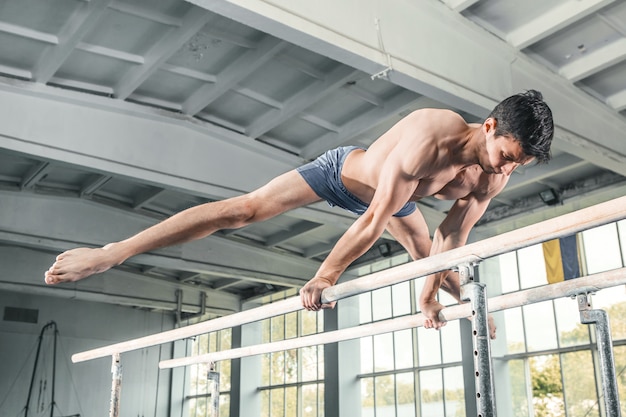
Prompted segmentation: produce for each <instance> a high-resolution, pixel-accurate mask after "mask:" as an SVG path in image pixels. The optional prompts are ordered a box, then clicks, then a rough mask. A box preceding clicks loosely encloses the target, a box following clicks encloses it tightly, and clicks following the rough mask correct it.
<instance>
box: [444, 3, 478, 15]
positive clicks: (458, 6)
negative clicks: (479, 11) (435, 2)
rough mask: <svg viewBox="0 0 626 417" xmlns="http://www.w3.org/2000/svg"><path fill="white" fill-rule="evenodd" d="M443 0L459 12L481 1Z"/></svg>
mask: <svg viewBox="0 0 626 417" xmlns="http://www.w3.org/2000/svg"><path fill="white" fill-rule="evenodd" d="M441 1H443V3H444V4H445V5H446V6H448V7H449V8H451V9H452V10H454V11H455V12H459V13H460V12H462V11H463V10H465V9H467V8H469V7H470V6H473V5H474V4H476V3H478V2H479V0H441Z"/></svg>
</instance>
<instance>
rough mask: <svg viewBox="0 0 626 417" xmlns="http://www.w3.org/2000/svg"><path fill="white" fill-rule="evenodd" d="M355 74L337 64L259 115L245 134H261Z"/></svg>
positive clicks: (311, 103) (320, 98) (257, 135)
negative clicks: (319, 78) (323, 77)
mask: <svg viewBox="0 0 626 417" xmlns="http://www.w3.org/2000/svg"><path fill="white" fill-rule="evenodd" d="M356 76H358V71H355V70H354V69H353V68H350V67H346V66H345V65H339V66H338V67H337V68H335V69H334V70H333V71H331V72H330V73H329V74H328V75H327V76H326V78H325V79H324V80H323V81H316V82H313V83H312V84H310V85H308V86H307V87H306V88H304V89H302V90H300V91H298V92H297V93H296V94H294V95H293V96H292V97H290V98H289V99H287V100H286V101H285V102H284V103H283V105H282V106H281V109H271V110H270V111H268V112H267V113H266V114H265V115H263V116H261V117H259V118H258V119H257V120H256V121H255V122H254V123H252V124H251V125H250V126H249V127H248V128H247V129H246V134H247V135H248V136H250V137H252V138H258V137H260V136H262V135H263V134H265V133H267V132H268V131H270V130H272V129H273V128H274V127H276V126H278V125H280V124H281V123H283V122H285V121H286V120H289V119H291V118H292V117H294V116H296V115H297V114H298V113H300V112H302V111H304V110H306V109H307V108H309V107H311V106H312V105H314V104H315V103H317V102H318V101H320V100H322V99H323V98H324V97H326V96H328V95H329V94H331V93H334V92H335V91H336V89H337V88H339V87H341V86H342V85H344V84H345V83H346V82H348V81H349V80H351V79H353V78H354V77H356Z"/></svg>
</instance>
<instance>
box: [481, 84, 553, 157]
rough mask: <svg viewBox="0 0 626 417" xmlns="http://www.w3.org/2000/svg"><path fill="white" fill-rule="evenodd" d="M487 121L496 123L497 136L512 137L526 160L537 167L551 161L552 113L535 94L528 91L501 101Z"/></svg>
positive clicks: (538, 95)
mask: <svg viewBox="0 0 626 417" xmlns="http://www.w3.org/2000/svg"><path fill="white" fill-rule="evenodd" d="M489 117H492V118H494V119H496V132H495V134H496V136H506V135H509V136H512V137H513V138H514V139H516V140H518V141H519V142H520V144H521V145H522V150H523V151H524V153H525V154H526V155H528V156H534V157H535V159H536V160H537V162H538V163H543V162H548V161H549V160H550V158H551V157H552V156H551V154H550V144H551V143H552V137H553V136H554V122H553V121H552V111H551V110H550V107H548V105H547V104H546V102H545V101H543V95H542V94H541V93H540V92H539V91H537V90H528V91H526V92H524V93H520V94H516V95H514V96H511V97H509V98H506V99H504V100H502V101H501V102H500V103H499V104H498V105H497V106H496V107H495V108H494V109H493V111H492V112H491V114H490V115H489Z"/></svg>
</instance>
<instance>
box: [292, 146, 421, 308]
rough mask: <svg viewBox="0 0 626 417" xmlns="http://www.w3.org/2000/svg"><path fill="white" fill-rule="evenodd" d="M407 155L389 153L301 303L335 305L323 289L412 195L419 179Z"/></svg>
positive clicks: (399, 151)
mask: <svg viewBox="0 0 626 417" xmlns="http://www.w3.org/2000/svg"><path fill="white" fill-rule="evenodd" d="M405 155H406V151H405V150H403V149H402V147H396V148H395V149H394V150H393V151H392V152H391V153H390V154H389V155H388V156H387V158H386V160H385V162H384V165H383V168H382V170H381V174H380V177H379V181H378V187H377V188H376V192H375V193H374V196H373V198H372V201H371V203H370V205H369V207H368V209H367V210H366V212H365V213H364V214H363V215H361V216H360V217H359V218H358V219H357V220H356V221H355V222H354V223H353V224H352V226H350V228H349V229H348V230H347V231H346V232H345V233H344V235H343V236H342V237H341V238H340V239H339V241H338V242H337V243H336V244H335V247H334V248H333V250H332V251H331V252H330V254H329V255H328V256H327V257H326V259H325V260H324V262H323V263H322V265H321V266H320V268H319V269H318V271H317V273H316V274H315V277H313V278H312V279H311V280H310V281H309V282H307V284H306V285H305V286H304V287H303V288H302V289H301V290H300V297H301V299H302V305H303V306H304V308H306V309H307V310H313V311H317V310H319V309H320V308H326V307H332V306H328V305H322V304H321V301H320V298H321V294H322V291H323V290H324V289H326V288H328V287H330V286H332V285H334V284H335V283H336V282H337V280H338V279H339V277H340V275H341V274H342V273H343V272H344V271H345V270H346V268H347V267H348V266H349V265H350V264H351V263H352V262H353V261H354V260H356V259H357V258H358V257H359V256H361V255H363V254H364V253H365V252H366V251H367V250H368V249H369V248H370V247H371V246H372V245H373V244H374V242H376V240H377V239H378V238H379V237H380V236H381V235H382V233H383V231H384V230H385V227H386V226H387V224H388V222H389V219H390V218H391V217H392V215H393V214H394V213H396V212H397V211H398V210H400V208H401V207H402V206H403V205H404V204H406V202H407V201H408V200H409V198H410V197H411V195H412V193H413V191H414V190H415V188H416V187H417V184H418V182H419V181H418V180H417V179H416V178H415V177H412V176H410V175H408V174H407V173H406V170H405V167H404V165H403V159H405Z"/></svg>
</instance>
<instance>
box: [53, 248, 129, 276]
mask: <svg viewBox="0 0 626 417" xmlns="http://www.w3.org/2000/svg"><path fill="white" fill-rule="evenodd" d="M116 264H117V263H116V262H115V261H111V259H110V253H107V250H106V249H105V248H97V249H89V248H78V249H72V250H68V251H66V252H63V253H62V254H60V255H59V256H57V258H56V262H55V263H54V264H52V266H51V267H50V269H48V270H47V271H46V273H45V274H44V277H45V280H46V284H59V283H61V282H73V281H78V280H80V279H83V278H86V277H88V276H90V275H93V274H98V273H100V272H104V271H106V270H108V269H110V268H111V267H113V266H115V265H116Z"/></svg>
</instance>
